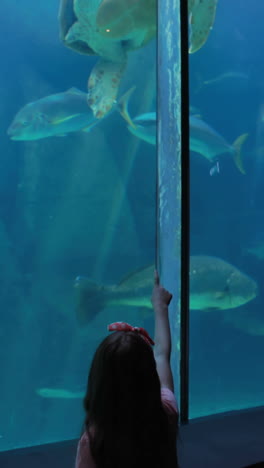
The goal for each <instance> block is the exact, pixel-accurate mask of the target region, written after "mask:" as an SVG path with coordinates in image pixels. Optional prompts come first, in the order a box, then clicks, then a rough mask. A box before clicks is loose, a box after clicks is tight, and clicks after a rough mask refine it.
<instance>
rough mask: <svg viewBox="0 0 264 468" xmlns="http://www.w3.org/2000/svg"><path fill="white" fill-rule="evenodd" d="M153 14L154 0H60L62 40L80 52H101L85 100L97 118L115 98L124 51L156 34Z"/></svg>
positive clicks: (124, 56)
mask: <svg viewBox="0 0 264 468" xmlns="http://www.w3.org/2000/svg"><path fill="white" fill-rule="evenodd" d="M129 1H130V3H131V5H130V6H129ZM146 12H147V14H146ZM155 15H156V0H141V1H140V2H135V0H125V1H123V0H122V1H121V0H103V1H101V0H60V9H59V24H60V37H61V39H62V41H63V42H64V44H65V45H66V46H67V47H70V48H71V49H73V50H75V51H76V52H79V53H81V54H87V55H98V56H100V59H99V61H98V62H97V63H96V64H95V66H94V68H93V69H92V72H91V74H90V77H89V79H88V104H89V105H90V107H91V108H92V110H93V113H94V115H95V116H96V117H97V118H101V117H103V116H104V115H105V114H106V113H107V112H108V111H109V110H110V109H111V107H112V105H113V103H114V102H115V100H116V95H117V92H118V87H119V84H120V80H121V78H122V75H123V73H124V71H125V67H126V62H127V53H128V52H129V51H130V50H135V49H138V48H140V47H142V46H144V45H145V44H147V42H149V41H150V40H151V39H152V38H153V37H154V36H155V34H156V19H155Z"/></svg>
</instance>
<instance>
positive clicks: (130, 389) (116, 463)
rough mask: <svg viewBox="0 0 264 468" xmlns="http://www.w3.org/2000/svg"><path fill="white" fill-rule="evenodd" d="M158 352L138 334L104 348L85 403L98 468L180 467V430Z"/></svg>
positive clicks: (111, 340)
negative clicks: (168, 407) (165, 398)
mask: <svg viewBox="0 0 264 468" xmlns="http://www.w3.org/2000/svg"><path fill="white" fill-rule="evenodd" d="M160 391H161V389H160V381H159V377H158V374H157V370H156V363H155V359H154V354H153V351H152V349H151V347H150V345H149V344H147V343H146V342H145V341H144V340H143V339H142V337H140V336H139V335H138V334H137V333H135V332H124V331H117V332H114V333H112V334H111V335H109V336H107V337H106V338H105V339H104V340H103V341H102V343H101V344H100V345H99V347H98V349H97V351H96V353H95V355H94V358H93V361H92V365H91V369H90V373H89V378H88V386H87V392H86V396H85V399H84V408H85V411H86V419H85V430H86V431H87V433H88V435H89V441H90V448H91V454H92V456H93V459H94V461H95V463H96V467H97V468H124V467H126V468H138V467H139V466H145V468H176V467H177V466H178V463H177V453H176V435H177V434H176V433H175V431H176V429H175V428H174V429H173V427H172V426H171V424H169V421H168V416H167V414H166V413H165V411H164V409H163V406H162V402H161V393H160Z"/></svg>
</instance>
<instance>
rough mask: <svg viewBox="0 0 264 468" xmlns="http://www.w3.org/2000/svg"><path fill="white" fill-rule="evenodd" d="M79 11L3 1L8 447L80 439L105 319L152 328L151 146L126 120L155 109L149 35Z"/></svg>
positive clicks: (4, 442) (0, 395) (149, 28)
mask: <svg viewBox="0 0 264 468" xmlns="http://www.w3.org/2000/svg"><path fill="white" fill-rule="evenodd" d="M88 3H89V2H87V5H88ZM74 4H75V8H76V11H73V1H70V0H69V1H62V2H61V9H60V15H59V20H58V19H57V17H58V12H57V2H54V1H52V0H49V1H46V2H44V3H43V2H42V4H41V5H37V6H36V4H35V2H34V3H33V2H32V0H26V1H25V2H23V5H22V4H21V5H20V4H18V3H17V2H16V1H14V0H11V1H5V0H3V2H2V4H1V8H2V10H3V16H4V17H5V22H4V24H3V28H2V30H1V34H2V35H3V38H5V37H7V36H8V37H9V38H10V41H9V42H8V44H7V45H6V49H5V50H4V51H3V53H2V70H3V73H1V77H0V83H1V86H0V92H1V98H2V99H1V102H2V106H1V116H0V125H1V130H2V131H1V134H2V139H1V175H0V177H1V200H2V203H1V214H0V216H1V217H0V236H1V242H0V245H1V259H2V260H1V261H2V269H1V271H2V276H1V296H0V309H1V345H0V347H1V353H0V355H1V359H2V365H1V369H2V371H1V372H2V375H1V386H0V401H1V403H0V416H1V417H0V449H1V450H7V449H11V448H15V447H21V446H29V445H35V444H42V443H46V442H52V441H57V440H65V439H71V438H74V437H78V436H79V434H80V431H81V424H82V419H83V411H82V402H81V398H82V395H83V392H84V389H85V386H86V376H87V372H88V368H89V365H90V361H91V357H92V355H93V352H94V350H95V348H96V346H97V344H98V343H99V341H100V340H101V339H102V338H103V337H104V336H105V334H106V330H107V324H108V323H111V322H113V321H116V320H125V321H127V322H129V323H132V324H133V325H137V326H144V327H146V328H147V329H148V331H149V332H150V333H152V332H153V321H152V310H151V308H150V303H149V291H150V281H152V276H151V280H150V279H149V276H148V274H147V272H148V268H147V267H148V266H149V265H153V263H154V259H155V222H156V221H155V204H154V202H153V200H155V187H156V181H155V179H156V162H155V149H154V148H153V147H152V146H150V145H147V144H146V143H145V142H143V141H141V140H140V139H138V138H136V137H135V136H134V135H133V134H131V132H129V131H128V129H127V125H130V124H131V123H129V121H128V122H126V121H125V120H124V118H123V117H122V116H121V115H120V111H121V107H122V109H123V110H124V112H125V111H126V99H128V96H127V95H126V93H127V91H129V90H130V89H131V88H133V87H136V89H135V90H134V91H133V92H132V91H131V92H130V95H129V102H127V105H128V113H130V115H131V118H132V119H133V118H134V116H136V115H141V114H145V113H148V112H152V111H153V110H154V109H155V100H156V82H155V76H156V70H155V68H156V65H155V39H153V38H154V36H155V27H154V29H153V20H151V17H150V16H148V21H146V20H145V21H143V20H142V21H143V22H142V23H140V27H138V29H140V31H141V33H140V34H139V33H138V32H137V33H136V32H135V30H133V28H129V27H128V26H127V28H128V29H127V30H126V31H123V30H122V28H121V26H122V21H121V16H122V14H121V13H122V12H121V13H120V15H121V16H120V22H119V23H115V28H116V29H114V30H113V29H112V33H113V34H115V37H114V38H112V37H110V36H109V35H108V34H106V35H104V34H103V31H102V30H100V31H97V32H96V33H95V22H96V15H95V13H96V12H95V11H89V10H87V11H86V10H85V11H82V10H81V4H83V2H81V1H80V2H78V1H77V2H74ZM142 8H143V11H142V16H144V15H143V13H144V8H145V4H144V2H143V3H142ZM25 12H27V14H25ZM137 14H138V16H137V21H138V22H139V21H140V15H139V12H137ZM76 17H77V18H78V22H77V23H78V24H76V22H74V20H75V19H76ZM87 19H89V27H88V29H85V28H84V27H83V26H84V23H85V21H86V20H87ZM141 19H142V18H141ZM105 21H106V22H107V21H109V22H110V23H111V14H110V12H108V14H107V13H106V12H104V14H103V13H102V12H101V16H100V27H101V28H103V27H104V25H105V23H104V22H105ZM151 21H152V22H151ZM138 24H139V23H138ZM117 26H118V28H119V27H120V29H118V28H117ZM123 26H124V25H123ZM111 28H112V26H111ZM107 29H108V26H107ZM59 36H60V37H59ZM124 36H125V40H124ZM62 41H64V43H63V42H62ZM0 42H1V43H2V44H3V43H4V42H5V41H4V39H3V41H0ZM18 43H19V48H18ZM65 46H66V47H65ZM79 52H81V53H82V54H79ZM102 55H104V58H102ZM87 80H88V91H89V95H88V102H87ZM124 95H125V98H123V99H121V101H120V102H119V98H120V97H121V96H124ZM116 100H117V103H116ZM88 104H89V105H90V107H89V106H88ZM107 111H110V112H109V114H108V113H107ZM127 115H128V114H126V115H125V116H126V118H127ZM103 117H104V118H103ZM135 289H137V293H135ZM65 421H67V422H65Z"/></svg>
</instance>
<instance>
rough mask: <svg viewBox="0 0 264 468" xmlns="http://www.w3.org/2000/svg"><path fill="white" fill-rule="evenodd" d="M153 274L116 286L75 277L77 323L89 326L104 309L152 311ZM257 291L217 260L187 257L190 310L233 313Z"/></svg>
mask: <svg viewBox="0 0 264 468" xmlns="http://www.w3.org/2000/svg"><path fill="white" fill-rule="evenodd" d="M153 272H154V265H150V266H148V267H146V268H142V269H141V270H138V271H136V272H133V273H131V274H130V275H128V276H126V277H125V278H123V279H122V280H121V281H120V283H118V284H117V285H99V284H96V283H93V282H92V281H90V280H89V279H88V278H86V277H82V276H77V278H76V279H75V283H74V287H75V290H76V295H77V307H76V316H77V320H78V322H79V323H80V324H85V323H88V322H89V321H91V320H92V319H93V318H94V317H95V316H96V315H97V314H98V313H99V312H100V311H101V310H102V309H104V308H107V307H116V306H125V307H129V306H134V307H144V308H147V309H152V305H151V300H150V298H151V291H152V287H153ZM257 289H258V288H257V284H256V282H255V281H254V280H253V279H251V278H250V277H249V276H247V275H246V274H244V273H242V272H241V271H240V270H239V269H238V268H236V267H235V266H233V265H231V264H230V263H228V262H226V261H224V260H222V259H220V258H217V257H210V256H199V255H197V256H191V257H190V309H194V310H196V309H198V310H225V309H233V308H236V307H239V306H241V305H243V304H246V303H247V302H249V301H251V300H252V299H254V298H255V297H256V295H257Z"/></svg>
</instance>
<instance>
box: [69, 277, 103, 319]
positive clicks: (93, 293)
mask: <svg viewBox="0 0 264 468" xmlns="http://www.w3.org/2000/svg"><path fill="white" fill-rule="evenodd" d="M74 288H75V290H76V302H77V305H76V308H75V313H76V319H77V322H78V324H79V325H80V326H83V325H84V326H85V325H87V324H88V323H89V322H91V321H92V320H93V319H94V318H95V317H96V316H97V315H98V314H99V313H100V312H101V310H102V309H103V308H104V306H105V304H106V295H105V294H104V292H105V291H106V288H105V287H104V286H101V285H98V284H96V283H94V282H92V281H90V280H89V279H88V278H85V277H82V276H77V278H76V279H75V283H74Z"/></svg>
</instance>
